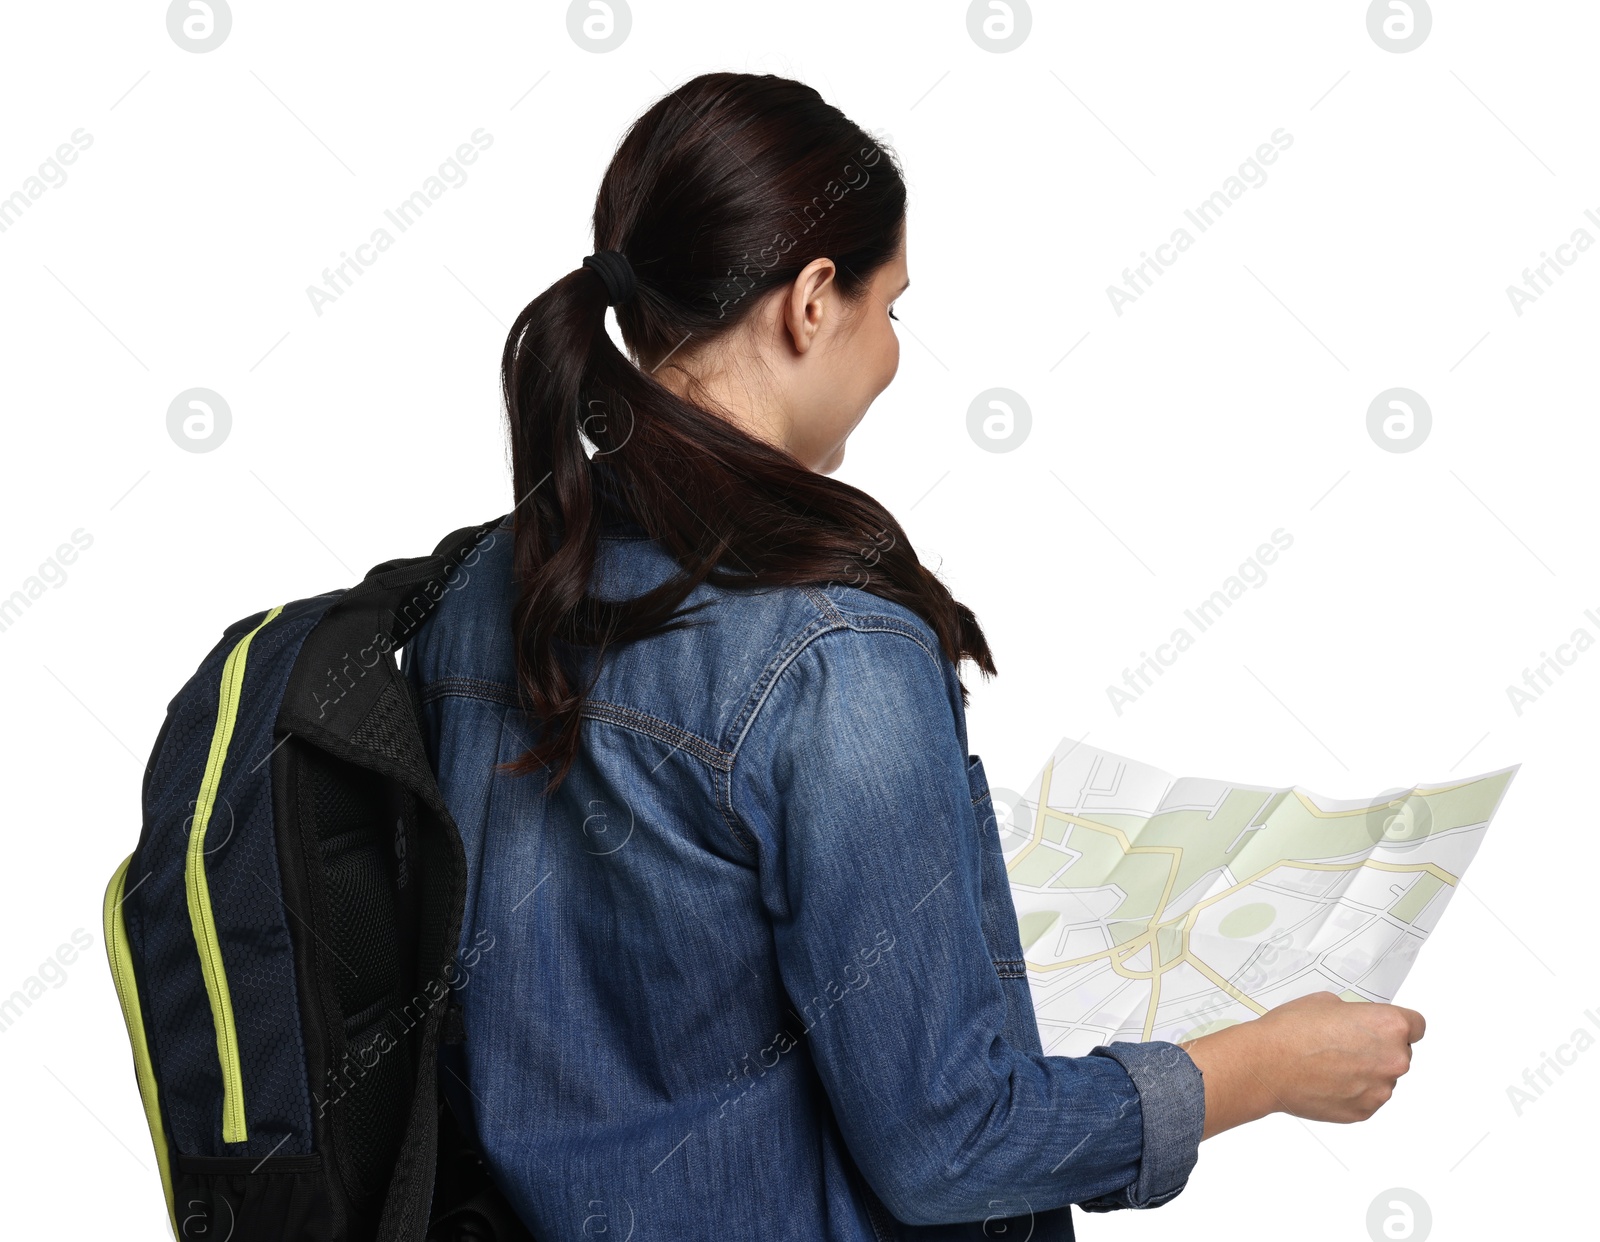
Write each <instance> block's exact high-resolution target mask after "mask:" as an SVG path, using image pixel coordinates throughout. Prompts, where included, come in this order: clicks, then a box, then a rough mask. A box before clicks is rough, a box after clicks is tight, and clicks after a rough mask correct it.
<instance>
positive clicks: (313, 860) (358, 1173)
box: [104, 519, 531, 1242]
mask: <svg viewBox="0 0 1600 1242" xmlns="http://www.w3.org/2000/svg"><path fill="white" fill-rule="evenodd" d="M507 537H509V535H508V531H507V529H505V528H502V527H501V526H500V521H499V519H496V521H494V522H490V523H487V524H485V525H483V526H480V527H474V528H469V529H465V530H461V531H457V532H456V533H455V534H453V535H451V536H450V537H449V538H447V539H446V540H445V541H444V542H443V543H441V544H440V545H439V547H438V548H437V549H436V550H435V552H434V555H432V556H431V557H422V558H414V559H410V560H398V561H389V562H386V563H385V564H382V565H379V566H377V567H376V568H375V569H373V570H372V572H371V573H369V574H368V575H367V576H366V578H365V579H364V580H363V581H362V582H361V583H360V584H358V585H357V586H355V587H352V588H350V589H349V590H343V591H335V592H331V593H329V594H326V595H319V596H316V597H315V598H312V599H304V600H296V601H295V602H293V603H290V604H285V605H283V606H282V607H279V608H273V609H271V610H270V611H268V612H265V613H258V614H256V615H254V616H251V617H247V618H245V619H244V620H242V621H240V622H238V623H237V624H235V625H233V626H231V627H229V629H228V630H227V631H226V632H225V633H224V634H223V636H222V640H221V642H219V643H218V644H217V646H216V647H215V648H213V649H212V651H211V653H210V654H209V655H208V656H207V657H206V658H205V660H204V661H203V662H202V664H201V665H200V668H199V671H198V672H196V673H195V675H194V676H193V677H192V678H191V679H190V680H189V682H188V683H187V684H186V685H185V686H184V687H183V689H182V690H180V691H179V692H178V695H177V697H176V698H174V699H173V700H172V703H171V705H170V706H169V707H168V709H167V717H166V722H165V723H164V724H163V726H162V728H161V733H160V735H159V737H157V739H156V744H155V748H154V750H153V751H152V752H151V756H150V762H149V765H148V767H147V768H146V769H145V775H144V792H143V811H144V820H143V829H142V831H141V833H140V836H139V843H138V846H137V847H136V848H135V849H134V851H133V853H132V854H131V855H129V857H128V858H127V860H126V861H125V862H124V863H123V864H122V866H121V867H119V868H118V869H117V872H116V874H115V875H114V876H113V877H112V879H111V883H110V885H109V886H108V888H107V890H106V896H105V909H104V915H105V942H106V953H107V956H108V958H109V959H110V963H111V974H112V977H113V979H114V981H115V983H116V987H117V995H118V999H119V1000H120V1001H121V1004H122V1013H123V1017H124V1019H125V1021H126V1024H127V1028H128V1038H129V1040H130V1042H131V1043H132V1045H133V1062H134V1070H135V1074H136V1076H137V1079H138V1084H139V1094H140V1096H141V1098H142V1100H143V1103H144V1111H145V1117H146V1120H147V1121H148V1122H149V1126H150V1137H151V1141H152V1143H153V1144H154V1146H155V1153H156V1160H157V1164H158V1165H159V1167H160V1170H161V1181H162V1189H163V1191H164V1192H165V1195H166V1201H167V1211H168V1214H169V1216H170V1218H171V1223H172V1229H173V1232H174V1234H175V1235H176V1236H177V1237H178V1238H180V1239H187V1238H205V1239H207V1242H225V1240H231V1242H256V1240H257V1239H260V1240H262V1242H267V1240H270V1242H284V1240H300V1239H305V1240H307V1242H313V1240H314V1242H366V1240H368V1239H377V1240H381V1242H422V1239H424V1238H427V1239H440V1240H447V1242H465V1240H466V1239H494V1240H499V1242H506V1240H508V1239H530V1237H531V1235H529V1234H528V1232H527V1231H526V1230H525V1229H524V1228H523V1227H522V1225H521V1224H520V1223H519V1222H518V1220H517V1218H516V1216H515V1214H514V1213H513V1212H512V1211H511V1209H510V1208H509V1206H508V1205H507V1204H506V1202H505V1200H504V1199H503V1198H502V1197H501V1196H500V1195H499V1194H498V1193H497V1192H496V1191H495V1189H494V1187H493V1185H492V1184H491V1182H490V1180H489V1177H488V1174H487V1171H486V1169H485V1167H484V1164H483V1162H482V1161H481V1159H479V1157H478V1154H477V1152H476V1150H475V1148H474V1141H473V1139H472V1123H471V1120H470V1116H471V1114H470V1096H469V1095H468V1094H467V1093H466V1090H465V1082H464V1081H463V1079H464V1070H462V1069H461V1068H460V1067H461V1062H460V1052H461V1049H460V1047H459V1045H460V1042H461V1037H462V1029H461V1021H460V1008H459V1006H458V1005H457V1004H456V1003H455V993H456V991H457V990H458V989H459V988H460V987H462V986H464V985H465V984H466V982H467V981H468V980H469V979H470V977H471V971H472V967H473V966H474V965H475V963H476V959H477V956H478V952H479V949H478V948H477V947H473V948H471V949H470V950H465V951H462V952H459V953H458V948H457V946H458V941H459V938H460V931H461V917H462V901H463V894H464V889H465V882H466V865H465V857H464V854H463V852H462V846H461V840H460V837H459V835H458V833H457V831H456V826H455V823H454V821H453V820H452V819H451V817H450V812H449V810H448V809H447V808H446V807H445V805H444V802H443V800H442V799H441V797H440V794H439V788H438V785H437V782H436V781H435V779H434V775H433V772H432V769H431V767H430V765H429V763H428V760H427V756H426V753H425V751H424V748H423V743H422V738H421V734H420V732H419V727H418V706H417V703H416V702H415V698H414V695H413V692H412V690H411V689H410V685H409V683H408V682H407V681H406V680H405V679H404V678H403V677H402V676H401V675H400V672H399V669H398V667H397V665H396V662H395V657H394V652H395V651H396V650H397V649H398V648H399V647H401V646H402V645H404V643H405V642H406V641H407V640H408V639H409V638H410V636H411V635H412V634H413V633H414V632H415V631H416V629H417V627H418V626H419V625H420V624H421V623H422V622H423V620H424V619H426V617H427V616H428V615H429V613H430V612H431V611H432V609H433V607H434V605H435V604H436V603H437V602H438V601H439V600H440V599H441V598H443V597H444V595H445V593H447V592H448V591H449V590H450V589H451V588H452V586H453V585H456V584H459V583H460V582H461V581H462V578H461V575H467V574H470V573H471V571H472V566H473V564H474V563H475V562H476V560H477V558H478V556H479V554H480V553H481V551H482V550H483V549H484V547H486V546H487V545H488V544H489V543H490V542H491V541H493V540H494V539H496V538H507ZM441 1065H442V1066H443V1070H442V1072H441V1070H440V1068H439V1067H440V1066H441ZM452 1080H453V1081H452ZM452 1103H453V1104H454V1105H455V1107H452Z"/></svg>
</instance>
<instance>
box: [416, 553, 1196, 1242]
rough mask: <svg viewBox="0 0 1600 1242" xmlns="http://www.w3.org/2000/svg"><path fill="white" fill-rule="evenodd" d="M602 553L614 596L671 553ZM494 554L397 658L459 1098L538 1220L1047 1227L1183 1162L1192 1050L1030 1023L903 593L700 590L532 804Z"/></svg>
mask: <svg viewBox="0 0 1600 1242" xmlns="http://www.w3.org/2000/svg"><path fill="white" fill-rule="evenodd" d="M601 548H602V550H601V558H600V564H599V571H598V589H599V591H600V593H602V594H605V595H608V596H621V595H624V594H633V593H637V592H640V591H643V590H645V589H646V588H648V587H650V586H653V585H655V584H656V583H658V582H660V581H661V580H662V579H663V578H665V577H666V576H668V575H669V574H671V573H674V572H675V571H676V566H675V565H674V564H673V563H672V562H671V561H670V560H669V558H668V557H667V555H666V554H665V553H664V552H663V551H662V549H661V548H660V547H659V546H658V545H657V544H655V543H653V542H651V541H649V540H648V539H646V538H644V537H643V536H642V535H641V534H639V533H638V532H637V530H636V529H635V528H629V527H625V526H623V527H613V528H612V529H611V530H610V533H609V534H608V535H607V536H606V537H605V538H604V539H603V540H602V544H601ZM510 554H511V534H510V528H509V525H503V526H502V527H501V528H499V529H498V530H496V531H495V532H494V533H493V536H492V537H491V538H490V539H489V540H488V541H486V545H485V547H484V548H483V549H481V551H480V552H479V554H477V555H476V556H475V558H474V563H472V564H471V565H469V567H468V568H467V570H466V571H465V573H464V574H463V576H462V578H461V579H460V580H459V581H458V582H457V583H456V585H455V587H454V588H453V589H452V590H450V591H449V592H448V593H447V594H446V595H445V597H444V599H443V600H442V601H441V603H440V605H439V608H438V610H437V612H436V613H435V615H434V616H433V618H432V619H431V620H430V621H429V622H428V623H427V624H426V626H425V627H424V628H423V630H422V631H421V633H420V634H419V635H418V636H417V637H416V638H415V639H414V640H413V641H412V643H411V645H410V647H409V648H408V650H407V653H406V669H407V673H408V675H409V676H410V677H411V678H412V680H413V684H414V685H415V686H416V688H417V690H418V691H419V693H420V696H421V699H422V702H423V704H424V709H423V711H424V717H425V722H424V728H425V732H426V734H427V735H428V739H429V746H430V749H431V752H432V753H431V758H432V759H433V761H434V765H435V768H436V770H437V772H438V776H439V782H440V786H441V789H442V791H443V794H444V798H445V801H446V802H447V804H448V805H449V806H450V808H451V811H452V812H453V814H454V815H455V818H456V821H457V823H458V824H459V826H460V829H461V834H462V837H463V841H464V844H465V847H466V856H467V866H468V885H467V899H466V913H465V917H464V921H463V931H462V950H463V954H464V958H463V960H464V961H465V962H470V963H471V966H472V968H471V971H470V979H469V981H468V982H467V983H466V984H465V985H464V986H463V987H462V989H461V992H460V994H459V996H460V1001H461V1004H462V1006H463V1010H464V1020H465V1028H466V1043H465V1046H464V1060H465V1067H466V1068H465V1074H464V1075H463V1077H464V1079H465V1084H466V1086H467V1087H469V1088H470V1100H469V1103H470V1107H471V1110H472V1113H473V1121H472V1124H473V1125H474V1127H475V1128H476V1131H477V1133H478V1137H479V1139H480V1141H481V1143H482V1145H483V1149H484V1151H485V1154H486V1156H487V1158H488V1160H489V1162H490V1164H491V1166H492V1168H493V1170H494V1173H495V1175H496V1179H497V1181H498V1182H499V1184H500V1185H501V1186H502V1188H503V1189H504V1190H505V1192H506V1194H507V1196H508V1197H509V1198H510V1199H511V1201H512V1202H513V1204H514V1205H515V1206H516V1208H517V1210H518V1212H519V1213H520V1214H521V1216H522V1217H523V1219H524V1220H525V1221H526V1222H527V1223H528V1224H529V1226H530V1227H531V1228H532V1229H533V1230H534V1232H535V1234H536V1235H537V1236H538V1237H539V1238H541V1239H546V1238H585V1237H598V1236H605V1237H608V1238H609V1237H614V1238H615V1239H616V1242H624V1239H628V1238H636V1239H641V1240H642V1239H671V1240H673V1242H683V1240H685V1239H694V1238H717V1239H726V1238H760V1239H763V1240H764V1242H776V1240H777V1239H789V1238H792V1239H797V1240H804V1242H818V1240H819V1239H828V1240H838V1242H846V1240H848V1242H858V1240H880V1239H886V1238H902V1239H954V1238H962V1239H979V1238H993V1237H996V1236H1008V1237H1010V1236H1015V1237H1018V1238H1021V1237H1029V1236H1031V1237H1032V1238H1034V1239H1039V1240H1041V1242H1043V1240H1046V1239H1070V1238H1071V1237H1072V1236H1073V1235H1072V1224H1071V1220H1070V1215H1069V1209H1068V1207H1067V1205H1068V1204H1073V1203H1077V1204H1080V1205H1082V1206H1083V1207H1085V1208H1087V1209H1090V1210H1109V1209H1112V1208H1119V1207H1153V1206H1156V1205H1158V1204H1161V1203H1164V1202H1166V1201H1167V1200H1168V1199H1171V1198H1172V1197H1173V1196H1174V1195H1176V1194H1178V1193H1179V1191H1181V1190H1182V1189H1183V1186H1184V1184H1185V1182H1186V1180H1187V1178H1188V1175H1189V1172H1190V1170H1191V1169H1192V1168H1193V1166H1194V1163H1195V1159H1196V1154H1197V1148H1198V1145H1199V1141H1200V1132H1201V1127H1202V1122H1203V1118H1204V1096H1203V1093H1202V1085H1201V1079H1200V1073H1199V1071H1198V1069H1196V1067H1195V1065H1194V1063H1193V1061H1191V1060H1190V1059H1189V1057H1188V1055H1187V1054H1186V1053H1184V1052H1183V1051H1182V1050H1180V1049H1179V1048H1177V1047H1176V1046H1174V1045H1172V1044H1168V1043H1114V1044H1112V1045H1110V1046H1108V1047H1101V1048H1096V1049H1095V1050H1094V1053H1092V1054H1091V1055H1089V1056H1085V1057H1074V1058H1067V1057H1055V1056H1045V1055H1043V1054H1042V1053H1041V1051H1040V1043H1039V1036H1038V1031H1037V1028H1036V1027H1035V1024H1034V1014H1033V1005H1032V1002H1031V1000H1030V998H1029V994H1028V980H1027V977H1026V972H1025V969H1024V964H1023V957H1022V947H1021V944H1020V942H1019V939H1018V931H1017V921H1016V914H1015V911H1014V909H1013V906H1012V902H1011V895H1010V891H1009V889H1008V887H1007V883H1006V871H1005V865H1004V859H1003V856H1002V854H1001V847H1000V841H999V836H998V833H997V830H996V825H995V817H994V815H993V813H992V809H991V805H990V798H989V791H988V786H987V784H986V782H985V779H984V773H983V765H982V763H981V762H980V761H979V760H978V758H977V757H975V756H969V755H968V754H967V750H966V745H967V738H966V723H965V716H964V712H963V709H962V703H961V694H960V688H959V684H958V682H957V679H956V672H955V669H954V668H953V667H952V666H951V664H950V663H949V661H948V660H946V659H945V658H944V656H943V655H942V654H941V652H940V649H939V646H938V643H937V641H936V640H935V638H934V635H933V633H932V631H931V630H930V629H929V628H928V626H927V625H926V624H925V623H924V622H923V621H922V620H920V619H919V618H918V617H917V616H915V615H914V614H913V613H911V612H909V611H907V610H906V609H904V608H901V607H899V606H897V605H894V604H891V603H888V602H886V601H884V600H882V599H879V598H877V597H875V596H873V595H870V594H868V593H866V592H865V591H862V590H858V589H856V588H854V587H847V586H827V587H816V588H791V589H782V590H769V591H763V592H755V591H751V592H732V591H720V590H714V589H711V588H702V589H699V590H697V591H696V592H695V594H694V595H693V596H691V597H690V600H691V602H696V601H699V600H708V601H710V606H709V607H707V608H706V609H704V610H703V611H702V612H701V613H700V614H699V616H700V619H701V620H700V623H699V624H695V625H691V626H689V627H687V628H685V629H681V630H677V631H674V632H669V633H666V634H662V635H659V636H656V637H652V638H650V639H647V640H644V641H642V642H639V643H636V644H634V645H632V646H629V647H626V648H623V649H621V650H618V651H615V652H614V653H612V654H611V655H610V656H608V658H607V660H606V661H605V662H604V663H603V667H602V668H601V670H600V673H599V678H598V681H597V682H596V683H595V685H594V689H593V692H592V695H591V697H590V699H589V701H588V704H587V706H586V707H585V709H584V716H585V721H584V725H583V747H582V755H581V757H580V758H579V760H578V762H577V764H576V766H575V767H574V768H573V769H572V772H571V774H570V776H569V777H568V779H567V781H566V783H565V784H564V785H563V786H562V787H561V788H560V789H559V790H558V791H557V793H556V794H555V795H554V796H552V797H548V798H547V797H545V796H544V795H543V794H542V792H541V790H542V781H543V778H542V776H539V775H535V776H532V777H512V776H508V775H505V774H503V773H499V772H496V770H495V767H496V765H497V764H501V763H505V762H508V761H510V760H513V759H515V758H516V757H517V756H518V755H519V754H521V753H522V752H523V750H524V749H526V747H527V746H528V744H529V742H530V740H531V738H532V736H533V734H532V726H531V725H530V723H529V721H528V720H527V718H526V717H525V716H524V714H523V713H522V712H521V711H520V710H519V709H518V707H517V694H516V690H515V685H516V681H515V674H514V671H513V669H514V664H513V657H512V645H511V629H510V624H509V617H510V608H511V600H512V590H511V584H510V572H509V567H510ZM448 1080H449V1075H446V1081H448ZM464 1098H465V1097H464ZM1016 1218H1020V1220H1019V1219H1016Z"/></svg>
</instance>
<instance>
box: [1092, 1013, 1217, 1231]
mask: <svg viewBox="0 0 1600 1242" xmlns="http://www.w3.org/2000/svg"><path fill="white" fill-rule="evenodd" d="M1089 1055H1090V1056H1101V1057H1110V1058H1111V1059H1112V1060H1113V1061H1115V1062H1116V1063H1117V1064H1118V1065H1120V1066H1122V1068H1123V1069H1125V1070H1127V1071H1128V1077H1129V1078H1131V1079H1132V1080H1133V1085H1134V1087H1135V1089H1137V1090H1138V1092H1139V1111H1140V1113H1141V1114H1142V1117H1143V1121H1142V1126H1141V1128H1142V1130H1143V1135H1144V1149H1143V1151H1142V1152H1141V1153H1140V1157H1139V1176H1138V1177H1137V1178H1135V1179H1134V1180H1133V1181H1132V1182H1131V1183H1130V1184H1129V1185H1127V1186H1125V1187H1123V1188H1122V1189H1121V1190H1119V1191H1117V1192H1116V1193H1115V1194H1110V1195H1102V1196H1100V1198H1098V1199H1091V1200H1089V1201H1088V1202H1085V1203H1080V1204H1079V1206H1080V1207H1081V1208H1083V1210H1084V1211H1086V1212H1110V1211H1115V1210H1116V1209H1117V1208H1151V1207H1160V1206H1161V1205H1162V1204H1163V1203H1165V1202H1167V1200H1169V1199H1171V1198H1174V1197H1175V1196H1176V1195H1177V1194H1178V1192H1179V1191H1181V1190H1182V1189H1183V1188H1184V1186H1185V1185H1186V1184H1187V1183H1188V1181H1189V1174H1190V1173H1192V1172H1193V1171H1194V1166H1195V1162H1196V1160H1198V1159H1199V1156H1200V1136H1201V1133H1202V1132H1203V1131H1204V1130H1205V1124H1206V1092H1205V1083H1204V1081H1203V1080H1202V1079H1201V1077H1200V1068H1199V1066H1197V1065H1196V1064H1195V1063H1194V1061H1193V1060H1192V1059H1191V1058H1190V1056H1189V1054H1188V1053H1187V1052H1185V1051H1184V1050H1183V1049H1182V1048H1180V1047H1178V1045H1177V1044H1169V1043H1166V1042H1164V1041H1161V1040H1153V1041H1151V1042H1149V1043H1142V1044H1134V1043H1114V1044H1110V1045H1101V1046H1100V1047H1098V1048H1095V1049H1092V1050H1091V1051H1090V1053H1089Z"/></svg>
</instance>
